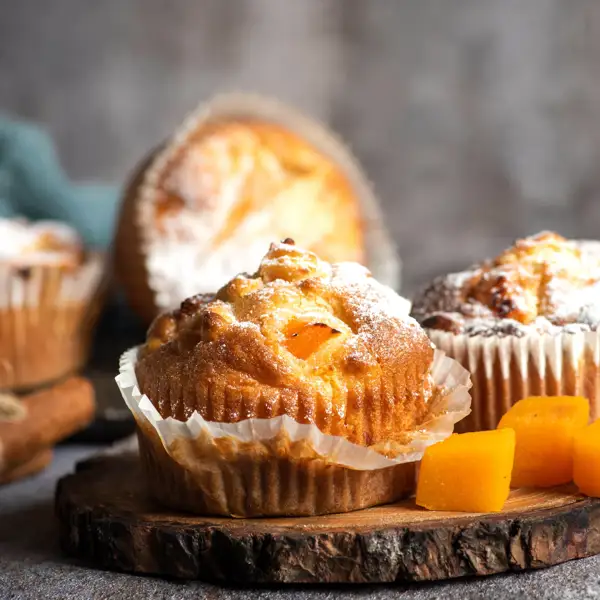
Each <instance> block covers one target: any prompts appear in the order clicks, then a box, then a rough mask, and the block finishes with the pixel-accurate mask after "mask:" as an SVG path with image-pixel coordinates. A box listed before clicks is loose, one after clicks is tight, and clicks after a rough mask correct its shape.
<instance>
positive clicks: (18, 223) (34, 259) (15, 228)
mask: <svg viewBox="0 0 600 600" xmlns="http://www.w3.org/2000/svg"><path fill="white" fill-rule="evenodd" d="M82 260H83V244H82V242H81V238H80V237H79V235H78V234H77V232H76V231H75V230H74V229H73V228H72V227H69V226H68V225H66V224H64V223H61V222H58V221H37V222H35V223H31V222H28V221H27V220H25V219H0V263H4V264H11V265H16V266H23V267H27V266H32V265H38V264H40V265H57V266H76V265H78V264H80V263H81V262H82Z"/></svg>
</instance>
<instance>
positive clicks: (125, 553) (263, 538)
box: [56, 454, 600, 584]
mask: <svg viewBox="0 0 600 600" xmlns="http://www.w3.org/2000/svg"><path fill="white" fill-rule="evenodd" d="M56 511H57V515H58V518H59V521H60V536H61V545H62V547H63V549H64V550H65V551H66V552H67V553H69V554H71V555H74V556H77V557H80V558H82V559H85V560H87V561H90V562H91V563H93V564H95V565H97V566H99V567H102V568H106V569H114V570H119V571H129V572H136V573H145V574H154V575H163V576H166V577H176V578H183V579H203V580H208V581H222V582H227V583H237V584H252V583H301V582H302V583H333V582H336V583H361V582H384V581H385V582H389V581H423V580H437V579H447V578H453V577H461V576H467V575H490V574H493V573H501V572H504V571H520V570H523V569H531V568H541V567H546V566H550V565H554V564H558V563H561V562H564V561H567V560H571V559H574V558H581V557H584V556H590V555H593V554H597V553H600V500H595V499H588V498H585V497H583V496H580V495H579V494H577V492H576V491H575V490H574V489H572V488H569V487H564V488H557V489H552V490H547V491H539V490H518V491H513V492H512V493H511V497H510V499H509V500H508V502H507V504H506V507H505V510H504V512H502V513H499V514H464V513H448V512H429V511H426V510H424V509H421V508H419V507H417V506H415V504H414V501H412V500H409V501H405V502H401V503H398V504H394V505H389V506H382V507H377V508H372V509H367V510H362V511H358V512H354V513H347V514H343V515H327V516H320V517H312V518H296V519H291V518H289V519H286V518H281V519H227V518H217V517H214V518H213V517H197V516H191V515H185V514H176V513H173V512H169V511H168V510H166V509H161V508H160V507H158V506H156V505H155V504H154V503H153V502H152V501H151V500H150V499H149V498H148V497H147V496H146V494H145V491H144V485H143V481H142V479H141V473H140V470H139V467H138V461H137V456H136V455H134V454H126V455H116V456H107V457H102V458H96V459H92V460H90V461H86V462H84V463H82V464H80V465H79V466H78V469H77V472H76V473H75V474H73V475H69V476H67V477H65V478H63V479H62V480H61V481H60V482H59V484H58V488H57V494H56Z"/></svg>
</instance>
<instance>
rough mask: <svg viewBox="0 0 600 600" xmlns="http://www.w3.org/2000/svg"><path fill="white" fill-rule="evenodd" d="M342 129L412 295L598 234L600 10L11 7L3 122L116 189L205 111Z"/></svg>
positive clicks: (492, 0)
mask: <svg viewBox="0 0 600 600" xmlns="http://www.w3.org/2000/svg"><path fill="white" fill-rule="evenodd" d="M235 89H245V90H255V91H259V92H267V93H271V94H275V95H277V96H279V97H281V98H283V99H285V100H288V101H291V102H293V103H294V104H296V105H298V106H299V107H301V108H303V109H305V110H306V111H308V112H310V113H311V114H313V115H315V116H317V117H319V118H321V119H324V120H326V121H327V122H329V123H330V124H332V125H333V126H334V127H335V128H337V129H338V130H339V131H340V132H341V133H342V135H343V136H344V137H345V138H346V140H347V141H348V142H349V143H350V144H351V146H352V147H353V149H354V150H355V152H356V153H357V154H358V156H359V158H360V159H361V160H362V161H363V163H364V164H365V166H366V168H367V169H368V172H369V173H370V175H371V177H372V179H373V180H374V182H375V185H376V188H377V190H378V192H379V195H380V196H381V197H382V199H383V202H384V205H385V210H386V212H387V214H388V216H389V223H390V227H391V229H392V230H393V232H394V234H395V237H396V240H397V242H398V245H399V247H400V249H401V251H402V255H403V258H404V261H405V263H406V279H407V283H408V284H409V286H410V287H413V286H414V285H415V284H416V283H418V282H420V281H422V280H424V279H426V278H428V277H429V276H430V275H431V274H433V273H437V272H439V271H442V270H445V269H448V268H453V267H455V266H462V265H463V264H464V263H465V262H468V261H470V260H472V259H475V258H478V257H480V256H481V255H482V253H489V252H494V251H495V250H497V249H499V248H500V247H502V246H503V245H504V244H506V243H507V242H509V241H510V240H511V238H513V237H515V236H518V235H523V234H527V233H533V232H534V231H536V230H539V229H541V228H558V229H559V230H560V231H561V232H564V233H565V234H566V235H577V236H588V237H598V236H599V235H600V202H599V193H600V175H599V172H600V169H598V165H599V162H600V160H599V159H600V1H599V0H369V1H368V2H367V1H366V0H302V1H299V0H297V1H295V2H292V1H291V0H288V1H287V2H286V1H283V0H195V1H192V0H171V1H168V0H102V1H95V0H52V2H41V1H39V0H37V1H36V0H0V108H1V109H4V110H8V111H9V112H13V113H16V114H18V115H21V116H24V117H28V118H32V119H35V120H38V121H41V122H42V123H44V124H45V125H46V126H47V127H48V129H49V130H50V131H51V133H52V134H53V135H54V137H55V139H56V141H57V143H58V146H59V150H60V154H61V157H62V159H63V162H64V164H65V166H66V167H67V170H68V171H69V173H70V174H71V175H73V176H74V177H76V178H93V179H99V180H112V181H118V182H120V181H122V180H123V179H124V177H125V175H126V173H127V172H128V170H129V169H130V168H131V167H132V166H133V165H134V164H135V162H136V160H137V159H138V158H139V157H140V156H141V155H142V154H143V153H144V152H145V151H146V150H147V149H148V148H149V147H151V146H152V145H153V144H154V143H156V142H157V141H158V140H160V139H161V138H162V137H163V136H164V135H166V134H167V133H168V132H169V131H170V129H171V128H172V127H174V126H175V125H176V124H177V123H178V121H179V120H180V119H181V117H182V116H183V115H184V114H185V113H186V112H187V111H188V110H190V109H191V108H192V107H193V106H194V105H195V104H196V103H197V102H198V101H200V100H202V99H205V98H207V97H208V96H210V95H211V94H213V93H215V92H218V91H226V90H235Z"/></svg>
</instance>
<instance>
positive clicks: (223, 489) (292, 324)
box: [117, 240, 469, 516]
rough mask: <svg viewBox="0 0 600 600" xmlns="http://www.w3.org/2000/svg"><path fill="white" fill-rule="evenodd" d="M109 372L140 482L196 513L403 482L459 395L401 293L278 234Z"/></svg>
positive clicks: (341, 495)
mask: <svg viewBox="0 0 600 600" xmlns="http://www.w3.org/2000/svg"><path fill="white" fill-rule="evenodd" d="M117 381H118V383H119V386H120V387H121V390H122V391H123V394H124V397H125V400H126V402H127V404H128V406H129V407H130V408H131V409H132V411H133V413H134V416H135V417H136V421H137V424H138V429H139V438H140V449H141V456H142V459H143V464H144V467H145V471H146V476H147V479H148V482H149V487H150V490H151V493H152V494H153V496H154V497H155V498H156V499H158V500H159V501H160V502H162V503H163V504H166V505H168V506H171V507H174V508H179V509H184V510H188V511H192V512H195V513H202V514H222V515H234V516H258V515H301V514H319V513H328V512H343V511H348V510H353V509H358V508H363V507H365V506H372V505H375V504H381V503H385V502H391V501H393V500H396V499H398V498H401V497H404V496H406V495H407V494H410V493H412V491H413V489H414V475H415V466H416V463H417V461H418V460H419V459H420V456H421V454H422V451H423V449H424V448H425V447H426V445H428V444H430V443H433V442H435V441H438V440H439V439H443V438H444V437H447V436H448V435H449V434H450V433H451V432H452V426H453V424H454V422H456V420H458V419H460V418H462V417H463V416H464V415H465V414H467V413H468V410H469V409H468V405H469V395H468V392H467V387H468V374H467V372H466V371H465V370H464V369H463V368H462V367H460V365H458V363H456V362H455V361H452V360H450V359H447V358H445V357H443V356H442V355H438V356H434V348H433V347H432V344H431V342H430V341H429V339H428V337H427V335H426V334H425V332H424V331H423V330H422V329H421V327H420V326H419V325H418V324H417V323H416V321H414V320H413V319H411V318H410V317H409V316H408V302H407V301H406V300H404V299H403V298H400V297H399V296H398V295H397V294H395V293H394V292H393V291H392V290H391V289H389V288H387V287H385V286H383V285H382V284H379V283H378V282H377V281H375V280H374V279H373V278H372V277H371V275H370V273H369V271H367V269H365V268H364V267H361V266H360V265H358V264H356V263H339V264H333V265H332V264H329V263H327V262H325V261H322V260H321V259H319V258H317V256H316V255H315V254H313V253H311V252H309V251H306V250H302V249H300V248H298V247H296V246H295V245H294V244H293V242H292V241H291V240H286V242H285V243H281V244H275V245H272V246H271V247H270V250H269V251H268V253H267V255H266V256H265V257H264V259H263V260H262V262H261V263H260V267H259V269H258V271H257V272H256V273H255V274H254V275H247V274H242V275H238V276H236V277H234V278H233V279H232V280H231V281H230V282H229V283H227V284H226V285H225V286H224V287H222V288H221V289H220V290H219V291H218V292H217V294H216V295H212V296H211V295H197V296H194V297H191V298H189V299H187V300H186V301H184V302H183V303H182V304H181V307H180V308H179V309H178V310H176V311H173V312H170V313H166V314H164V315H162V316H160V317H158V318H157V319H156V320H155V321H154V323H153V324H152V326H151V327H150V329H149V331H148V336H147V340H146V343H145V344H144V345H143V346H142V347H141V348H140V349H139V350H134V352H133V353H129V354H128V355H126V356H125V358H124V361H123V363H122V366H121V375H120V377H119V378H118V379H117ZM142 394H143V396H142Z"/></svg>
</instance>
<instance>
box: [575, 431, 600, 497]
mask: <svg viewBox="0 0 600 600" xmlns="http://www.w3.org/2000/svg"><path fill="white" fill-rule="evenodd" d="M573 481H574V482H575V484H576V485H577V487H578V488H579V491H580V492H582V493H584V494H585V495H586V496H595V497H596V498H600V419H598V420H597V421H594V422H593V423H592V424H591V425H589V426H588V427H585V428H584V429H582V430H581V431H578V432H577V433H576V434H575V442H574V445H573Z"/></svg>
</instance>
